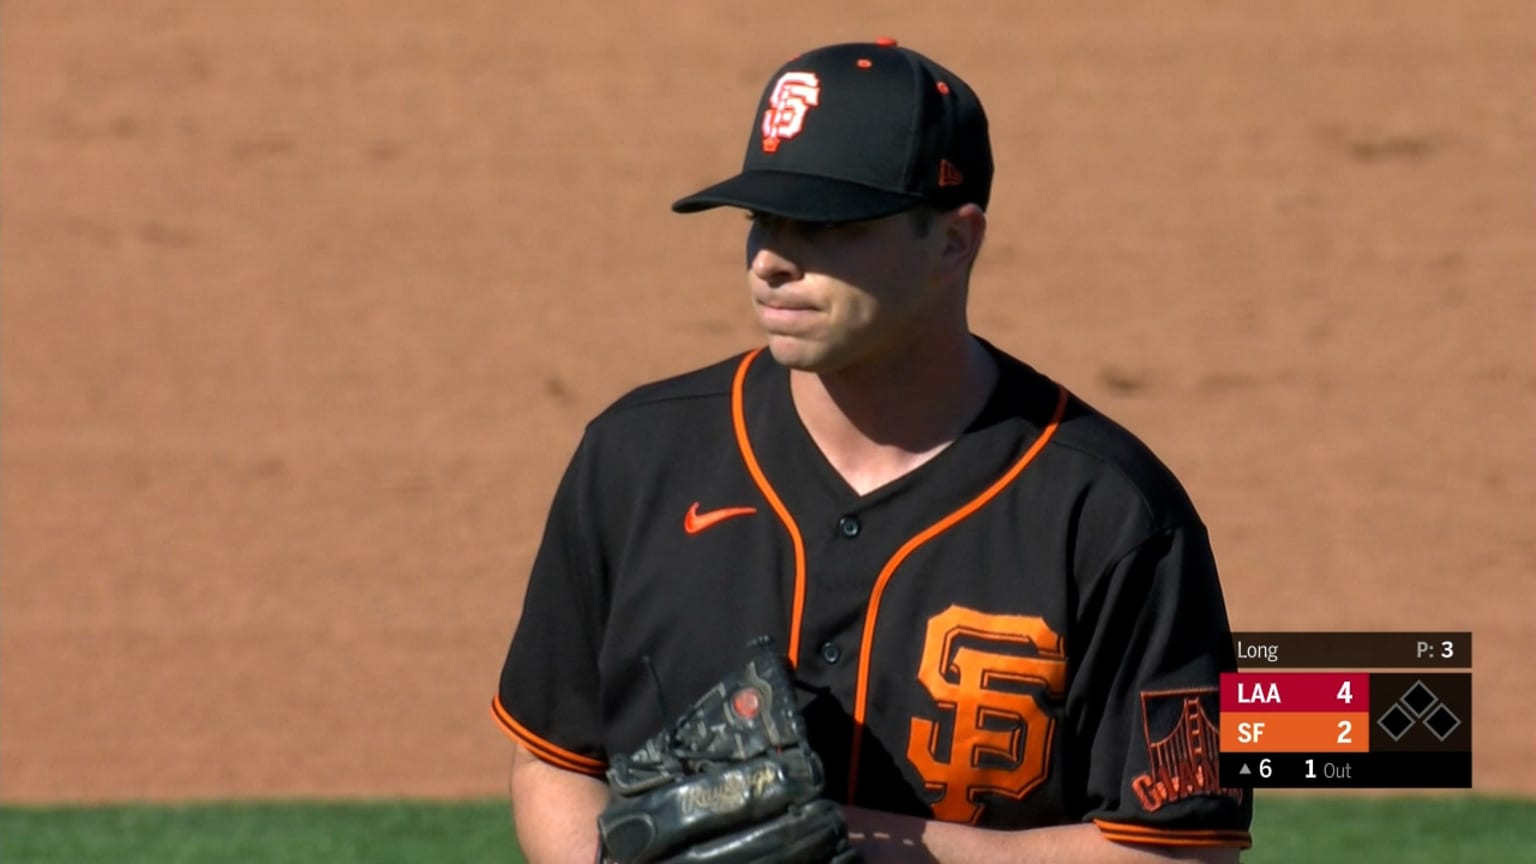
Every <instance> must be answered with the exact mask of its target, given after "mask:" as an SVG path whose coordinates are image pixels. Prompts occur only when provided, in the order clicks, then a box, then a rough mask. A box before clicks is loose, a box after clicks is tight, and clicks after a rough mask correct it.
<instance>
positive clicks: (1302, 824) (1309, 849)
mask: <svg viewBox="0 0 1536 864" xmlns="http://www.w3.org/2000/svg"><path fill="white" fill-rule="evenodd" d="M1243 861H1244V862H1245V864H1280V862H1309V861H1317V862H1334V861H1338V862H1344V861H1348V862H1359V864H1376V862H1380V864H1388V862H1395V864H1463V862H1466V864H1473V862H1476V864H1483V862H1488V864H1505V862H1510V864H1513V862H1517V861H1520V862H1536V801H1527V800H1516V799H1509V798H1485V797H1469V796H1458V797H1443V798H1442V797H1413V798H1354V797H1341V796H1340V797H1323V796H1319V797H1306V798H1301V797H1277V796H1270V797H1265V796H1264V794H1263V793H1262V792H1260V793H1259V796H1258V798H1257V799H1256V801H1255V802H1254V814H1253V850H1252V851H1251V852H1249V853H1248V854H1246V855H1244V856H1243Z"/></svg>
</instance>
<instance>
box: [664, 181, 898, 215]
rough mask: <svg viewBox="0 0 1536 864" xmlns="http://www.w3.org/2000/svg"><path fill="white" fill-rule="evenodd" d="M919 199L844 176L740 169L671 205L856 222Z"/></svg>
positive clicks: (690, 209)
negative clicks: (831, 177)
mask: <svg viewBox="0 0 1536 864" xmlns="http://www.w3.org/2000/svg"><path fill="white" fill-rule="evenodd" d="M922 203H923V199H922V198H921V197H919V196H916V195H908V194H905V193H901V192H888V191H886V190H884V189H875V188H873V187H870V186H864V185H861V184H859V183H850V182H847V181H845V180H832V179H828V178H826V177H812V176H809V175H806V174H794V173H790V172H787V171H744V172H742V173H741V174H738V175H736V176H735V177H732V178H731V179H729V180H726V181H724V182H721V183H716V184H715V185H713V186H710V187H709V188H707V189H702V190H700V191H698V192H695V193H694V194H692V195H689V196H688V197H686V198H680V199H678V200H677V201H676V202H674V203H673V204H672V210H673V211H674V212H677V213H698V212H699V211H701V210H709V209H712V208H715V207H740V208H742V209H743V210H753V211H756V212H758V213H767V214H769V215H772V216H781V217H783V218H785V219H794V220H797V221H800V222H862V221H864V220H867V219H879V218H880V217H882V216H890V215H892V214H893V213H900V212H902V211H903V210H910V209H912V208H913V207H916V206H918V205H920V204H922Z"/></svg>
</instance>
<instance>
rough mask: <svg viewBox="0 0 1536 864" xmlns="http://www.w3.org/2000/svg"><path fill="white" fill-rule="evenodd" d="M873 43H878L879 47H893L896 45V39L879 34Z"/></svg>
mask: <svg viewBox="0 0 1536 864" xmlns="http://www.w3.org/2000/svg"><path fill="white" fill-rule="evenodd" d="M875 44H876V45H879V46H880V47H881V48H894V47H896V40H895V39H892V38H891V37H889V36H881V37H880V38H879V39H876V40H875Z"/></svg>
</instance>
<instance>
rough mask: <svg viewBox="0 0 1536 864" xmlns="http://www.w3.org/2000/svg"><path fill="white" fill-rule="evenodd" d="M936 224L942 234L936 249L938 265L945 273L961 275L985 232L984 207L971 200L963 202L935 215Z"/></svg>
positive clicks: (971, 259) (967, 269) (973, 257)
mask: <svg viewBox="0 0 1536 864" xmlns="http://www.w3.org/2000/svg"><path fill="white" fill-rule="evenodd" d="M937 221H938V225H937V226H936V227H938V228H940V230H941V232H942V236H943V245H942V246H941V247H940V250H939V269H940V271H941V272H942V273H943V274H944V275H945V276H964V275H965V274H966V273H968V272H969V271H970V268H971V264H972V262H974V261H975V260H976V255H977V253H979V252H980V251H981V241H982V240H983V239H984V238H985V237H986V235H987V214H986V211H984V210H982V209H981V208H980V207H977V206H976V205H975V204H966V205H963V206H961V207H958V208H956V209H954V210H949V211H946V212H943V213H940V214H939V215H938V220H937Z"/></svg>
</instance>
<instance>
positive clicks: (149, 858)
mask: <svg viewBox="0 0 1536 864" xmlns="http://www.w3.org/2000/svg"><path fill="white" fill-rule="evenodd" d="M1253 833H1254V848H1253V850H1252V851H1251V852H1249V853H1248V854H1246V855H1245V856H1244V858H1243V860H1244V861H1245V862H1247V864H1280V862H1287V864H1291V862H1345V861H1347V862H1351V864H1378V862H1379V864H1388V862H1390V864H1420V862H1422V864H1459V862H1501V864H1502V862H1523V861H1530V862H1536V801H1521V800H1513V799H1500V798H1470V797H1445V798H1431V797H1412V798H1377V799H1372V798H1352V797H1350V798H1347V797H1333V798H1329V797H1315V798H1314V797H1308V798H1300V797H1278V796H1269V797H1265V796H1263V795H1262V794H1261V795H1260V797H1259V800H1258V804H1257V810H1256V813H1255V818H1254V826H1253ZM521 860H522V859H521V857H520V856H519V855H518V852H517V845H516V843H515V841H514V839H513V837H512V827H511V820H510V819H509V818H508V815H507V809H506V805H505V804H504V803H503V802H501V801H476V802H469V803H422V802H347V803H334V802H327V803H317V802H314V803H312V802H294V803H225V804H193V805H185V806H174V807H172V806H153V805H121V806H110V807H21V806H8V807H0V861H3V862H5V864H79V862H113V864H224V862H229V864H235V862H239V864H265V862H285V864H286V862H317V864H364V862H366V864H407V862H410V864H418V862H433V864H438V862H442V864H479V862H497V864H509V862H510V864H516V862H520V861H521Z"/></svg>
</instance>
